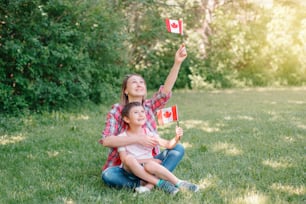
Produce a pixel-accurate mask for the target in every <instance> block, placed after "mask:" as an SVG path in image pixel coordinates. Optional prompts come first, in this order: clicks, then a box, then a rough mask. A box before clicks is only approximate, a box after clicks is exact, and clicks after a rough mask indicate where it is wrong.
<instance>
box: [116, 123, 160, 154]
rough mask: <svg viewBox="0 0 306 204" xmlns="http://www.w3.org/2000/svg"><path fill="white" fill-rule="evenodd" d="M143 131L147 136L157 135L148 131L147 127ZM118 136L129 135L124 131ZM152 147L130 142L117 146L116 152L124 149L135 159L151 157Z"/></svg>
mask: <svg viewBox="0 0 306 204" xmlns="http://www.w3.org/2000/svg"><path fill="white" fill-rule="evenodd" d="M145 133H146V135H147V136H151V137H159V136H158V135H157V134H154V133H153V132H150V131H149V130H148V129H145ZM118 136H119V137H129V136H128V135H127V134H126V131H124V132H123V133H121V134H120V135H118ZM152 150H153V148H152V147H145V146H143V145H140V144H131V145H127V146H122V147H118V152H122V151H126V152H127V153H128V154H130V155H132V156H134V157H135V158H136V159H151V158H153V155H152Z"/></svg>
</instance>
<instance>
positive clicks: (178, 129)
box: [175, 126, 184, 140]
mask: <svg viewBox="0 0 306 204" xmlns="http://www.w3.org/2000/svg"><path fill="white" fill-rule="evenodd" d="M175 133H176V135H175V137H176V138H177V139H178V140H180V139H181V137H183V134H184V131H183V129H182V128H181V127H178V126H176V128H175Z"/></svg>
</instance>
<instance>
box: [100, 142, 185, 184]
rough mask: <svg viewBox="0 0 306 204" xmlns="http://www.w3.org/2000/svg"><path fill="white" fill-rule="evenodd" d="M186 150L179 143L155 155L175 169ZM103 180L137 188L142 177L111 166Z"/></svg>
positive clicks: (165, 164) (104, 172)
mask: <svg viewBox="0 0 306 204" xmlns="http://www.w3.org/2000/svg"><path fill="white" fill-rule="evenodd" d="M184 153H185V150H184V147H183V146H182V145H181V144H177V145H176V146H175V147H174V148H173V149H165V150H164V151H162V152H161V153H159V154H158V155H156V156H155V158H156V159H159V160H161V161H162V163H161V164H162V165H163V166H164V167H166V168H167V169H168V170H170V171H173V170H174V169H175V167H176V166H177V165H178V164H179V162H180V161H181V160H182V158H183V156H184ZM101 177H102V181H104V183H105V184H106V185H108V186H110V187H116V188H122V187H128V188H135V187H137V186H139V185H140V179H139V178H137V177H136V176H134V175H133V174H129V173H127V172H126V171H125V170H123V169H122V168H121V167H119V166H115V167H109V168H107V169H105V170H104V171H103V172H102V175H101Z"/></svg>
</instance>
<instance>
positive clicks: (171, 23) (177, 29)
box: [166, 18, 183, 35]
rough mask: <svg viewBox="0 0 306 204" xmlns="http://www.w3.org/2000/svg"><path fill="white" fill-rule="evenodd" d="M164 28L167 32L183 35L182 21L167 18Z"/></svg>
mask: <svg viewBox="0 0 306 204" xmlns="http://www.w3.org/2000/svg"><path fill="white" fill-rule="evenodd" d="M166 26H167V30H168V32H170V33H177V34H181V35H183V20H171V19H168V18H167V19H166Z"/></svg>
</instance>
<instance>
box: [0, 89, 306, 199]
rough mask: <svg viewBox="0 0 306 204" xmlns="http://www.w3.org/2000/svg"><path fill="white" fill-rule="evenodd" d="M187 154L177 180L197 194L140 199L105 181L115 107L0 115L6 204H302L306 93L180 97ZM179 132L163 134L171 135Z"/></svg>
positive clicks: (175, 100) (1, 190) (0, 188)
mask: <svg viewBox="0 0 306 204" xmlns="http://www.w3.org/2000/svg"><path fill="white" fill-rule="evenodd" d="M171 104H177V105H178V108H179V114H180V125H181V126H182V127H183V128H184V133H185V135H184V137H183V139H182V143H183V144H184V146H185V147H186V154H185V157H184V159H183V160H182V162H181V163H180V165H179V167H178V168H177V169H176V170H175V171H174V173H175V174H176V175H177V176H178V177H179V178H182V179H187V180H190V181H193V182H195V183H198V184H199V185H200V186H201V187H202V189H201V190H200V192H199V193H196V194H192V193H187V192H184V193H180V194H178V195H177V196H175V197H171V196H169V195H168V194H165V193H164V192H162V191H159V190H155V191H153V192H152V193H150V194H147V195H137V196H135V195H134V194H133V192H132V191H130V190H120V191H119V190H116V189H110V188H108V187H107V186H105V185H104V184H103V183H102V182H101V179H100V170H101V166H102V165H103V163H104V161H105V159H106V155H107V151H108V149H107V148H103V147H102V146H101V145H100V144H99V143H98V140H99V139H100V135H101V134H100V133H101V130H102V129H103V126H104V120H105V114H106V111H107V110H108V109H109V108H110V107H104V106H96V107H95V106H89V107H84V108H83V109H82V110H80V111H79V112H77V111H74V112H53V113H45V114H42V115H28V116H27V117H18V118H14V117H4V116H0V169H1V171H0V178H1V182H0V203H31V204H32V203H67V204H73V203H103V204H106V203H115V204H117V203H130V204H132V203H147V204H150V203H152V204H153V203H154V204H156V203H160V204H163V203H183V204H184V203H192V204H197V203H217V204H222V203H230V204H239V203H241V204H243V203H249V204H266V203H273V204H274V203H277V204H282V203H305V202H306V187H305V175H306V171H305V170H306V163H305V149H306V88H284V89H281V88H280V89H272V88H271V89H269V88H266V89H243V90H221V91H209V92H192V91H186V92H184V91H177V92H175V93H174V94H173V97H172V99H171V101H170V104H168V105H169V106H170V105H171ZM174 125H175V124H170V125H167V126H164V127H160V128H159V130H160V133H161V134H162V135H163V136H164V137H166V138H167V137H169V136H170V133H171V136H172V133H173V130H174Z"/></svg>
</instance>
